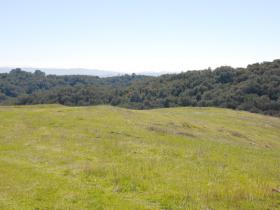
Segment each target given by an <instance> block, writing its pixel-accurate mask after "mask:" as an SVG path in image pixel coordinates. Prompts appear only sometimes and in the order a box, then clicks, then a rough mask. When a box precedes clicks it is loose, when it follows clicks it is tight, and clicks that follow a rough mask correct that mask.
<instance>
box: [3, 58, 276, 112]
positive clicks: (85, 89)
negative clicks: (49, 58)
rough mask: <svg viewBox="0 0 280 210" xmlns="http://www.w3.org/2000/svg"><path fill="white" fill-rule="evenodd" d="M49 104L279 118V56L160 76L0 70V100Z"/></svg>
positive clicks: (16, 102)
mask: <svg viewBox="0 0 280 210" xmlns="http://www.w3.org/2000/svg"><path fill="white" fill-rule="evenodd" d="M53 103H58V104H63V105H70V106H88V105H98V104H110V105H113V106H121V107H127V108H133V109H151V108H161V107H175V106H199V107H207V106H211V107H224V108H231V109H238V110H246V111H250V112H256V113H263V114H268V115H274V116H280V60H275V61H273V62H265V63H261V64H259V63H257V64H253V65H249V66H248V67H247V68H237V69H234V68H231V67H228V66H223V67H220V68H217V69H215V70H214V71H212V70H211V69H208V70H201V71H188V72H185V73H181V74H170V75H163V76H160V77H148V76H139V75H135V74H132V75H124V76H119V77H111V78H98V77H93V76H78V75H77V76H55V75H48V76H46V75H45V74H44V73H43V72H41V71H39V70H38V71H35V72H34V73H28V72H24V71H22V70H20V69H14V70H12V71H11V72H10V73H8V74H0V104H6V105H8V104H18V105H19V104H53Z"/></svg>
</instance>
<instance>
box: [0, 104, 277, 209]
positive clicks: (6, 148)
mask: <svg viewBox="0 0 280 210" xmlns="http://www.w3.org/2000/svg"><path fill="white" fill-rule="evenodd" d="M0 120H1V121H0V209H21V210H22V209H114V210H115V209H120V210H123V209H261V210H262V209H279V208H280V202H279V200H280V194H279V193H277V192H273V189H278V188H279V187H280V177H279V174H280V119H278V118H272V117H268V116H262V115H257V114H251V113H247V112H237V111H232V110H227V109H216V108H170V109H156V110H146V111H136V110H127V109H121V108H115V107H109V106H97V107H72V108H70V107H64V106H54V105H51V106H21V107H2V108H0Z"/></svg>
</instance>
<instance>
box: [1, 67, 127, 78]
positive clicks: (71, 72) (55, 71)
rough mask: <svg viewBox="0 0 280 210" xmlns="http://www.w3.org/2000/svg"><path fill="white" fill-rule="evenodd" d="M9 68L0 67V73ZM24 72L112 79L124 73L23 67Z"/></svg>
mask: <svg viewBox="0 0 280 210" xmlns="http://www.w3.org/2000/svg"><path fill="white" fill-rule="evenodd" d="M11 69H13V68H11V67H0V72H1V73H5V72H9V71H11ZM22 69H23V70H24V71H27V72H34V71H36V70H38V69H40V70H41V71H43V72H45V73H46V74H55V75H89V76H98V77H113V76H120V75H124V74H125V73H121V72H114V71H104V70H98V69H85V68H68V69H66V68H30V67H23V68H22Z"/></svg>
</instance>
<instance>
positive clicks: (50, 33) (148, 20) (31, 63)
mask: <svg viewBox="0 0 280 210" xmlns="http://www.w3.org/2000/svg"><path fill="white" fill-rule="evenodd" d="M279 8H280V1H278V0H266V1H264V0H228V1H224V0H173V1H170V0H141V1H131V0H130V1H129V0H104V1H97V0H79V1H76V0H47V1H39V0H0V28H1V33H0V47H1V51H0V67H21V68H24V67H33V68H38V69H40V68H41V69H46V68H56V69H75V68H76V69H77V68H84V69H100V70H107V71H108V70H109V71H115V72H121V73H132V72H134V73H139V72H181V71H186V70H196V69H197V70H198V69H206V68H208V67H211V68H216V67H218V66H222V65H230V66H233V67H246V66H247V65H248V64H252V63H256V62H263V61H272V60H275V59H279V58H280V53H279V52H280V42H279V37H280V27H279V22H280V13H279V11H278V10H279ZM69 71H71V70H69ZM58 73H59V72H58ZM69 73H70V72H69Z"/></svg>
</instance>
